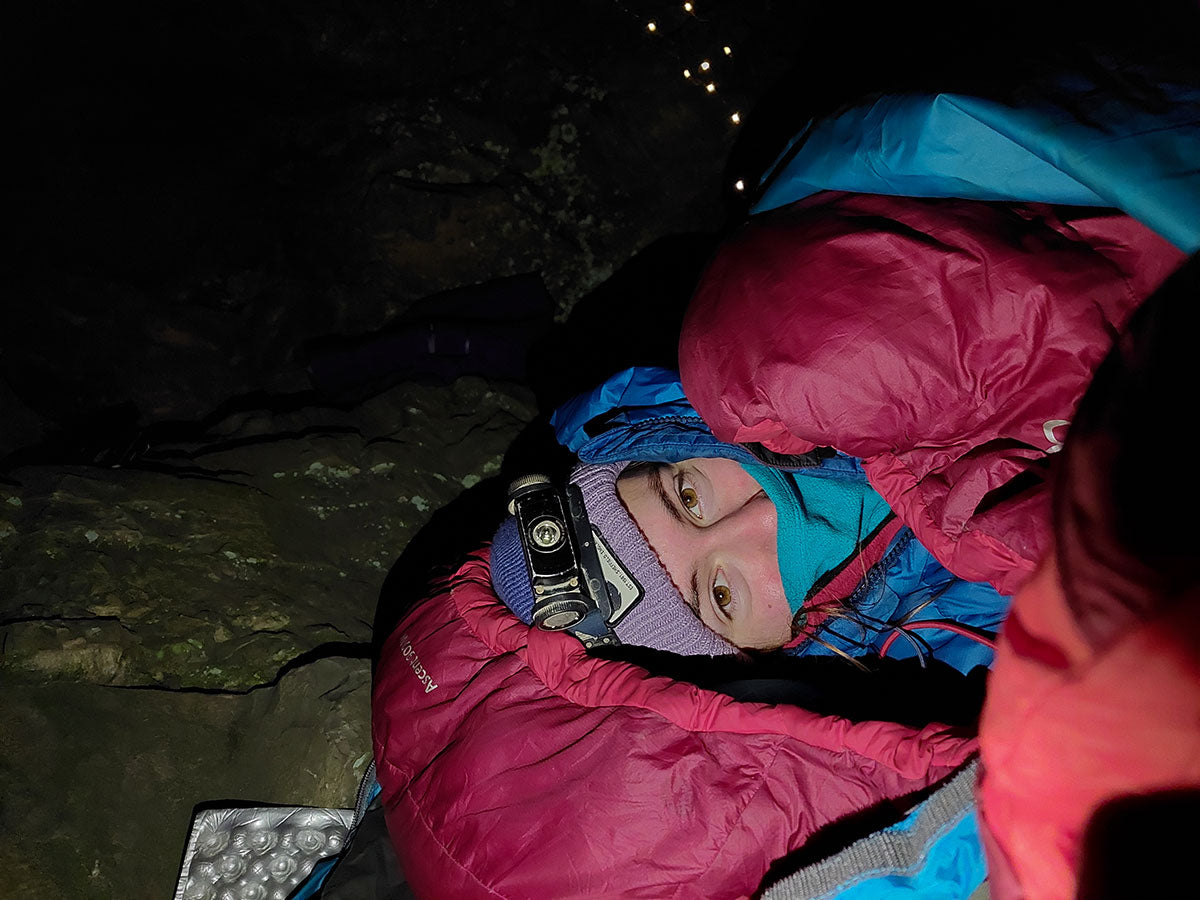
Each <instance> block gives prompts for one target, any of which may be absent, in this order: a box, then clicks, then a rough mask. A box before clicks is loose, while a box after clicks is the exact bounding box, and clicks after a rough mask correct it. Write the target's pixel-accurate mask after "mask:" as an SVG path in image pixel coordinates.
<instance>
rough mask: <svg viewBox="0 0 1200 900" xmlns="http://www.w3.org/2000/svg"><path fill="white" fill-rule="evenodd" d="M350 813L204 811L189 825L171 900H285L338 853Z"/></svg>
mask: <svg viewBox="0 0 1200 900" xmlns="http://www.w3.org/2000/svg"><path fill="white" fill-rule="evenodd" d="M353 821H354V810H352V809H313V808H310V807H296V806H270V807H248V808H244V809H206V810H202V811H200V812H198V813H197V814H196V817H195V818H194V819H193V820H192V830H191V833H190V834H189V836H188V843H187V848H186V850H185V851H184V856H183V868H182V870H181V872H180V874H179V884H178V885H177V887H176V888H175V900H284V898H286V897H287V896H288V894H290V893H291V892H292V891H293V890H294V889H295V887H296V885H298V884H299V883H300V882H301V881H302V880H303V879H304V878H306V877H307V876H308V874H309V872H311V871H312V868H313V866H314V865H315V864H316V863H317V862H318V861H319V860H321V859H324V858H325V857H327V856H333V855H335V854H337V853H340V852H341V850H342V847H343V846H344V845H345V842H346V834H347V832H348V831H349V830H350V825H351V824H352V823H353Z"/></svg>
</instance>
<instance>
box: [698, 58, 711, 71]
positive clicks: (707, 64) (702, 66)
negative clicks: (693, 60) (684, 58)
mask: <svg viewBox="0 0 1200 900" xmlns="http://www.w3.org/2000/svg"><path fill="white" fill-rule="evenodd" d="M711 68H712V63H710V62H709V61H708V60H707V59H706V60H705V61H704V62H702V63H700V71H701V72H707V71H708V70H709V69H711Z"/></svg>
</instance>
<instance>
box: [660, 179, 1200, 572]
mask: <svg viewBox="0 0 1200 900" xmlns="http://www.w3.org/2000/svg"><path fill="white" fill-rule="evenodd" d="M1182 261H1183V254H1182V253H1181V252H1180V251H1179V250H1177V249H1175V248H1174V247H1172V246H1171V245H1170V244H1168V243H1167V242H1166V241H1165V240H1163V239H1162V238H1161V237H1159V236H1157V235H1156V234H1154V233H1153V232H1151V231H1150V230H1149V229H1148V228H1146V227H1145V226H1144V225H1141V224H1139V223H1137V222H1136V221H1134V220H1133V219H1131V218H1129V217H1128V216H1124V215H1121V214H1119V213H1116V212H1114V211H1112V210H1097V209H1082V208H1075V207H1073V208H1052V207H1049V206H1044V205H1018V204H1002V203H981V202H978V201H966V200H914V199H911V198H899V197H882V196H876V195H871V194H840V193H831V192H830V193H822V194H817V195H815V196H813V197H810V198H808V199H806V200H802V201H800V202H799V203H795V204H793V205H792V206H789V207H786V208H784V209H782V210H779V211H777V212H773V213H769V214H764V215H760V216H756V217H755V219H754V220H753V221H752V222H751V223H750V224H749V225H747V226H746V227H744V228H743V229H742V230H741V231H740V232H739V233H738V234H737V235H736V236H735V237H734V238H733V239H732V240H731V241H730V242H728V243H727V244H726V245H725V246H724V247H723V248H722V249H721V251H720V252H719V253H718V254H717V257H716V259H715V260H714V262H713V263H712V265H711V266H710V267H709V269H708V270H707V272H706V273H705V275H704V276H703V278H702V279H701V282H700V286H699V288H698V290H697V293H696V295H695V297H694V298H693V300H692V304H691V306H690V307H689V308H688V314H687V318H686V320H685V322H684V328H683V335H682V339H681V342H680V360H679V365H680V374H681V376H682V378H683V387H684V391H685V392H686V393H687V396H688V399H689V400H690V401H691V403H692V405H693V406H694V407H695V408H696V410H697V411H698V412H699V413H700V415H701V416H703V417H704V420H705V422H707V423H708V426H709V427H710V428H711V429H712V431H713V433H714V434H715V435H716V436H717V437H718V438H720V439H721V440H724V441H730V442H736V441H746V442H759V443H762V444H764V445H765V446H766V447H767V448H768V449H771V450H775V451H778V452H781V453H804V452H807V451H810V450H812V449H813V448H814V447H816V446H830V447H834V448H836V449H837V450H840V451H842V452H843V453H847V454H849V455H850V456H856V457H859V458H860V459H862V460H863V467H864V469H865V470H866V473H867V477H868V479H869V480H870V482H871V484H872V485H873V486H874V487H875V489H876V490H878V491H879V493H880V494H882V495H883V497H884V499H885V500H887V501H888V504H889V505H890V506H891V507H892V509H893V510H894V511H895V512H896V513H897V515H898V516H899V517H900V518H901V520H903V521H904V523H905V524H906V525H908V526H909V527H910V528H912V530H913V531H914V533H915V534H916V536H917V538H918V539H919V540H920V541H921V543H922V544H924V545H925V547H927V548H928V549H929V550H930V552H931V553H933V555H934V556H935V557H936V558H937V559H938V561H939V562H941V563H942V565H944V566H946V568H948V569H949V570H950V571H951V572H954V573H955V574H956V575H958V576H960V577H962V578H965V579H966V580H968V581H990V582H991V583H992V584H994V585H995V586H996V588H998V589H999V590H1000V592H1001V593H1003V594H1013V593H1015V592H1016V590H1017V589H1018V588H1019V587H1020V586H1021V584H1023V583H1024V582H1025V580H1026V579H1027V578H1028V577H1029V575H1030V573H1031V572H1032V571H1033V568H1034V565H1035V564H1036V563H1037V561H1038V560H1039V559H1040V558H1041V556H1042V553H1043V551H1044V550H1045V549H1046V546H1047V538H1048V525H1049V514H1048V508H1047V502H1046V501H1047V493H1046V491H1045V490H1044V488H1042V487H1041V483H1040V481H1039V479H1038V478H1033V479H1031V480H1029V481H1028V482H1027V483H1026V484H1024V485H1022V483H1021V482H1014V481H1013V479H1015V478H1017V476H1020V475H1022V474H1023V473H1027V474H1026V478H1029V476H1030V475H1040V474H1044V471H1045V469H1044V464H1045V463H1047V462H1048V461H1049V456H1050V455H1051V454H1053V453H1055V452H1056V451H1058V450H1059V449H1061V447H1062V441H1063V438H1064V437H1065V436H1066V432H1067V428H1068V426H1069V425H1070V420H1071V418H1072V416H1073V415H1074V412H1075V406H1076V404H1077V403H1078V402H1079V398H1080V397H1081V396H1083V392H1084V389H1085V388H1086V387H1087V385H1088V383H1089V382H1090V380H1091V376H1092V373H1093V372H1094V371H1095V369H1096V366H1097V365H1098V364H1099V362H1100V360H1101V359H1102V358H1103V357H1104V355H1105V353H1107V352H1108V348H1109V346H1110V345H1111V343H1112V340H1113V337H1114V336H1115V335H1116V334H1117V332H1118V331H1119V330H1120V328H1121V327H1122V326H1123V325H1124V324H1125V322H1126V320H1127V319H1128V317H1129V316H1130V314H1131V313H1132V312H1133V310H1134V309H1135V308H1136V307H1137V305H1138V304H1139V303H1141V302H1142V301H1143V300H1145V299H1146V297H1148V296H1149V295H1150V293H1151V292H1152V291H1153V290H1154V289H1155V288H1156V287H1157V286H1158V285H1159V284H1160V283H1161V282H1162V281H1163V279H1164V278H1165V277H1166V276H1167V274H1169V273H1170V272H1171V271H1172V270H1173V269H1174V268H1175V267H1176V266H1178V265H1179V264H1180V263H1181V262H1182ZM1158 437H1160V435H1155V434H1151V433H1148V434H1147V435H1146V440H1147V441H1148V442H1149V443H1151V444H1152V443H1153V442H1154V441H1155V440H1156V439H1157V438H1158ZM1018 487H1023V488H1024V489H1021V490H1018V489H1016V488H1018Z"/></svg>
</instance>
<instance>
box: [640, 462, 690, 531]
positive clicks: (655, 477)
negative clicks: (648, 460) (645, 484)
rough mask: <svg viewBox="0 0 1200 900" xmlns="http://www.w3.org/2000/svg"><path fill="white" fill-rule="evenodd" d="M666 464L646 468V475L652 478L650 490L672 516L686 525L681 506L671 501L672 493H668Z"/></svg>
mask: <svg viewBox="0 0 1200 900" xmlns="http://www.w3.org/2000/svg"><path fill="white" fill-rule="evenodd" d="M666 468H667V467H666V466H665V465H657V466H651V467H650V468H649V469H647V470H646V477H647V478H648V479H649V480H650V490H651V491H653V492H654V496H655V497H656V498H657V499H658V502H659V503H661V504H662V505H663V508H664V509H665V510H666V511H667V512H668V513H669V514H670V516H671V518H672V519H674V520H675V521H676V522H678V523H679V524H680V525H686V524H687V522H686V521H685V520H684V518H683V513H681V512H680V511H679V507H678V506H676V505H675V504H674V503H673V502H671V495H670V494H668V493H667V488H666V486H665V485H664V484H663V479H662V473H663V472H665V471H666Z"/></svg>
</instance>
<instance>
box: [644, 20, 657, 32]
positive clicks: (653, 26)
mask: <svg viewBox="0 0 1200 900" xmlns="http://www.w3.org/2000/svg"><path fill="white" fill-rule="evenodd" d="M646 30H647V31H658V25H657V24H656V23H655V22H647V23H646Z"/></svg>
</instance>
